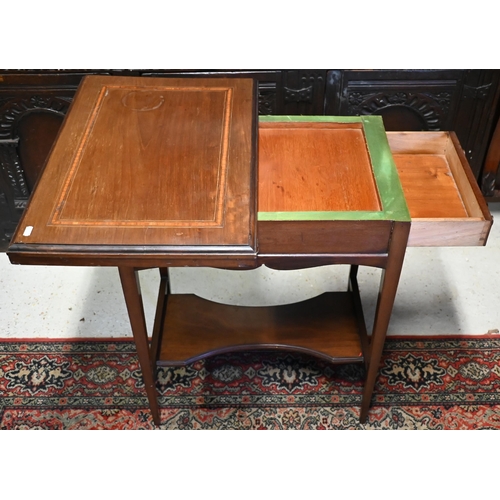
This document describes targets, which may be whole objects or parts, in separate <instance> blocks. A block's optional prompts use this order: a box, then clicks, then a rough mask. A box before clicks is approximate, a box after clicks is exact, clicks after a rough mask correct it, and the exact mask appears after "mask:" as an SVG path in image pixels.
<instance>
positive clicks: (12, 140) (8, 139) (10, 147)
mask: <svg viewBox="0 0 500 500" xmlns="http://www.w3.org/2000/svg"><path fill="white" fill-rule="evenodd" d="M70 102H71V98H60V97H54V96H44V95H32V96H28V97H21V98H10V99H5V98H3V99H2V101H1V107H0V195H1V201H2V211H3V212H4V213H6V214H8V217H7V220H8V221H9V222H8V224H7V225H6V226H5V225H4V227H3V229H2V233H3V234H2V235H1V241H2V244H3V246H4V245H5V244H6V243H7V242H8V241H9V238H10V236H11V231H12V229H13V227H15V224H16V223H17V221H18V220H19V218H20V217H21V215H22V213H23V210H24V208H25V207H26V204H27V201H28V197H29V195H30V192H29V188H28V185H27V183H26V176H25V172H24V170H23V167H22V165H21V160H20V156H19V142H20V137H19V132H18V124H19V123H20V121H21V120H22V119H23V118H24V117H25V116H27V115H28V114H30V113H33V112H45V113H55V114H57V115H59V116H61V117H64V115H65V114H66V113H67V111H68V108H69V105H70ZM3 218H5V216H3Z"/></svg>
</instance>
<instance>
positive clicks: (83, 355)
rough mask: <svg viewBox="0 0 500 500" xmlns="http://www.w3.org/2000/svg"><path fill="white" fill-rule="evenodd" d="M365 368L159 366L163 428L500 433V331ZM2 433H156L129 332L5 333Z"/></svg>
mask: <svg viewBox="0 0 500 500" xmlns="http://www.w3.org/2000/svg"><path fill="white" fill-rule="evenodd" d="M363 376H364V372H363V368H362V367H361V366H358V365H331V364H328V363H327V362H324V361H321V360H318V359H315V358H312V357H308V356H302V355H295V354H293V355H292V354H289V353H276V352H258V353H257V352H253V353H243V354H241V353H240V354H228V355H221V356H216V357H213V358H210V359H207V360H204V361H198V362H196V363H193V364H190V365H188V366H186V367H181V368H161V369H159V370H158V391H159V395H160V396H159V401H160V405H161V417H162V426H161V428H162V429H498V428H500V337H498V336H493V337H492V336H488V337H456V338H428V337H426V338H389V339H388V340H387V343H386V348H385V351H384V356H383V360H382V363H381V368H380V375H379V378H378V381H377V384H376V387H375V391H374V396H373V400H372V408H371V410H370V412H369V418H368V421H367V423H365V424H364V425H363V424H360V423H359V420H358V416H359V406H360V402H361V393H362V387H363ZM0 428H1V429H153V428H155V426H154V424H153V422H152V419H151V416H150V413H149V409H148V403H147V399H146V396H145V391H144V385H143V381H142V377H141V372H140V369H139V365H138V360H137V356H136V353H135V346H134V343H133V342H132V341H131V340H116V339H115V340H107V341H102V340H85V341H82V340H74V341H51V340H38V341H25V340H19V341H7V340H2V341H0Z"/></svg>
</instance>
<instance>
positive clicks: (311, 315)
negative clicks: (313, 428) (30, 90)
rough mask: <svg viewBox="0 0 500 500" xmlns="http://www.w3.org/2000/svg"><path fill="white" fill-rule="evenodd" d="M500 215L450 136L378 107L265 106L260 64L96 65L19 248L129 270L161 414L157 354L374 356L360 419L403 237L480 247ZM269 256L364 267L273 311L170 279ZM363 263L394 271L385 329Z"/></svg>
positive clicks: (382, 300) (131, 302) (25, 253)
mask: <svg viewBox="0 0 500 500" xmlns="http://www.w3.org/2000/svg"><path fill="white" fill-rule="evenodd" d="M257 146H258V148H257ZM391 150H392V153H391ZM393 155H394V157H393ZM422 185H423V186H425V190H426V192H428V193H429V196H425V197H422V195H421V189H420V188H421V186H422ZM443 193H445V194H443ZM443 197H444V198H443ZM443 199H446V203H444V204H443V203H442V200H443ZM410 217H411V218H412V219H413V220H414V222H413V221H412V222H411V223H410ZM490 226H491V216H490V215H489V212H488V209H487V207H486V205H485V203H484V200H482V197H481V195H480V193H479V191H478V188H477V186H476V185H475V180H474V177H473V174H472V173H471V171H470V168H469V166H468V164H467V160H466V158H465V156H464V154H463V152H462V151H461V148H460V146H459V143H458V140H457V139H456V136H455V134H453V133H445V132H429V133H411V132H410V133H407V132H403V133H398V132H396V133H392V134H387V135H386V134H385V131H384V128H383V125H382V120H381V119H380V118H379V117H370V116H367V117H327V116H326V117H321V116H315V117H300V116H281V117H273V116H268V117H262V118H261V119H260V120H259V119H258V117H257V109H256V88H255V85H254V82H253V81H252V80H250V79H237V78H230V79H229V78H228V79H186V78H184V79H164V78H149V79H144V78H134V77H107V76H91V77H88V78H87V79H85V80H84V82H83V84H82V85H81V87H80V89H79V91H78V94H77V97H76V98H75V101H74V103H73V106H72V108H71V112H70V113H69V114H68V116H67V118H66V120H65V122H64V126H63V128H62V129H61V131H60V134H59V138H58V140H57V142H56V144H55V146H54V148H53V150H52V152H51V154H50V157H49V161H48V163H47V165H46V167H45V169H44V171H43V175H42V176H41V177H40V179H39V182H38V184H37V187H36V189H35V191H34V193H33V196H32V198H31V200H30V203H29V205H28V207H27V210H26V211H25V213H24V215H23V218H22V220H21V222H20V224H19V226H18V228H17V230H16V232H15V234H14V237H13V239H12V243H11V245H10V247H9V258H10V259H11V261H12V262H13V263H17V264H46V265H88V266H96V265H101V266H117V267H118V269H119V274H120V278H121V283H122V287H123V292H124V296H125V301H126V304H127V309H128V313H129V318H130V322H131V327H132V332H133V335H134V340H135V343H136V346H137V352H138V355H139V360H140V364H141V369H142V373H143V377H144V381H145V385H146V392H147V395H148V399H149V403H150V407H151V410H152V415H153V418H154V421H155V423H157V424H159V423H160V413H159V407H158V401H157V394H156V390H155V365H156V364H160V365H161V364H167V365H176V364H185V363H188V362H190V361H192V360H194V359H198V358H200V357H204V356H209V355H212V354H214V353H219V352H225V351H228V350H238V349H290V350H295V351H301V352H306V353H309V354H313V355H316V356H321V357H323V358H325V359H328V360H330V361H331V362H343V363H345V362H350V363H353V362H354V363H363V364H364V365H365V366H366V369H367V377H366V382H365V389H364V394H363V400H362V403H361V411H360V419H361V420H362V421H364V420H365V419H366V417H367V414H368V409H369V405H370V401H371V396H372V391H373V386H374V383H375V380H376V376H377V373H378V366H379V361H380V356H381V353H382V349H383V345H384V341H385V335H386V331H387V327H388V324H389V320H390V315H391V311H392V306H393V302H394V299H395V295H396V290H397V286H398V281H399V275H400V272H401V267H402V264H403V259H404V255H405V251H406V246H407V244H410V245H433V246H436V245H463V244H465V245H484V244H485V242H486V238H487V235H488V232H489V228H490ZM410 228H411V230H410ZM263 264H265V265H267V266H269V267H272V268H276V269H296V268H305V267H312V266H321V265H326V264H350V265H351V272H350V276H349V284H348V290H347V291H346V292H339V293H328V294H324V295H322V296H319V297H316V298H314V299H311V300H308V301H305V302H301V303H298V304H291V305H286V306H277V307H269V308H246V307H234V306H227V305H221V304H215V303H211V302H209V301H206V300H204V299H201V298H198V297H196V296H192V295H172V294H170V291H169V283H168V268H169V267H172V266H211V267H218V268H223V269H228V270H231V269H252V268H255V267H258V266H261V265H263ZM359 265H367V266H374V267H378V268H381V269H383V273H382V278H381V284H380V293H379V300H378V305H377V311H376V316H375V320H374V326H373V331H372V332H371V336H368V335H367V334H366V328H365V325H364V319H363V313H362V307H361V300H360V297H359V290H358V284H357V280H356V275H357V269H358V266H359ZM151 267H157V268H159V269H160V276H161V280H160V288H159V293H158V306H157V314H156V319H155V324H154V329H153V332H152V341H151V343H150V342H149V340H148V333H147V331H146V325H145V319H144V311H143V305H142V300H141V293H140V287H139V282H138V279H137V273H138V271H139V270H140V269H144V268H151Z"/></svg>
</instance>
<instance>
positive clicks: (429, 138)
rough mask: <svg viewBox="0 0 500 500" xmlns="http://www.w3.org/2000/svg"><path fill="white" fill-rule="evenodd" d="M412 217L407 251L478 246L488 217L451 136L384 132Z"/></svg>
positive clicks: (482, 242) (485, 233)
mask: <svg viewBox="0 0 500 500" xmlns="http://www.w3.org/2000/svg"><path fill="white" fill-rule="evenodd" d="M387 138H388V141H389V146H390V148H391V151H392V155H393V158H394V161H395V163H396V167H397V170H398V173H399V178H400V181H401V184H402V186H403V191H404V194H405V198H406V203H407V205H408V209H409V211H410V216H411V231H410V238H409V240H408V246H481V245H485V244H486V240H487V238H488V234H489V231H490V227H491V224H492V217H491V215H490V213H489V210H488V206H487V205H486V202H485V201H484V198H483V197H482V195H481V193H480V191H479V188H478V186H477V183H476V180H475V178H474V175H473V174H472V171H471V169H470V167H469V164H468V162H467V159H466V158H465V155H464V153H463V151H462V148H461V146H460V143H459V141H458V139H457V137H456V135H455V133H454V132H388V133H387Z"/></svg>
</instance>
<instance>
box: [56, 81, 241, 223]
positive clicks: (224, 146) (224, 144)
mask: <svg viewBox="0 0 500 500" xmlns="http://www.w3.org/2000/svg"><path fill="white" fill-rule="evenodd" d="M109 89H120V90H131V91H133V90H138V87H137V86H128V85H104V86H103V87H102V88H101V90H100V92H99V94H98V96H97V99H96V104H95V105H94V107H93V110H92V113H91V115H90V116H89V119H88V122H87V124H86V126H85V131H84V133H83V135H82V138H81V140H80V143H79V145H78V147H77V148H76V152H75V155H74V157H73V159H72V162H71V167H70V169H69V171H68V174H67V176H66V179H65V181H64V184H63V189H62V190H61V195H60V196H59V198H58V200H57V202H56V204H55V209H54V211H53V214H52V217H51V221H50V225H57V226H97V227H99V226H103V227H104V226H105V227H135V228H141V227H144V228H147V227H163V228H168V227H183V228H190V227H195V228H198V227H223V222H224V213H225V210H224V205H225V200H226V188H227V177H228V158H229V134H230V123H231V116H232V104H233V89H232V88H231V87H157V86H151V87H147V88H144V90H147V91H154V90H158V91H165V92H170V91H173V92H175V91H189V92H225V94H226V98H225V101H224V109H223V112H222V115H223V119H222V121H223V125H222V135H221V141H220V153H219V168H218V176H217V190H216V192H217V196H216V200H215V208H214V215H213V218H212V219H211V220H208V219H205V220H182V221H178V220H149V221H109V220H100V219H81V220H76V219H62V218H61V217H62V212H63V209H64V203H65V200H66V198H67V196H68V193H69V191H70V190H71V186H72V184H73V182H74V180H75V177H76V174H77V172H78V169H79V167H80V164H81V160H82V157H83V153H84V151H85V148H86V146H87V144H88V138H89V137H90V134H91V132H92V129H93V127H94V125H95V123H96V121H97V118H98V115H99V112H100V110H101V108H102V105H103V101H104V98H105V97H106V95H107V92H108V90H109Z"/></svg>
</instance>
